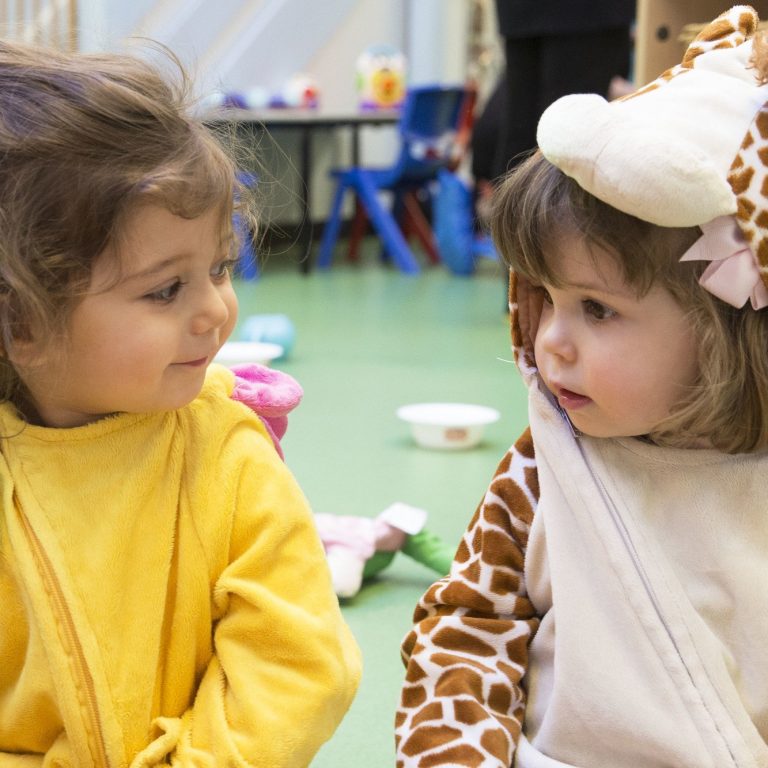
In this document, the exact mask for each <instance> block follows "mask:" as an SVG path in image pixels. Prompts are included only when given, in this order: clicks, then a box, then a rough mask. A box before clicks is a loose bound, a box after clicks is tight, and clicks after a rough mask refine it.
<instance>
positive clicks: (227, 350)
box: [214, 341, 283, 365]
mask: <svg viewBox="0 0 768 768" xmlns="http://www.w3.org/2000/svg"><path fill="white" fill-rule="evenodd" d="M282 354H283V348H282V347H281V346H280V345H279V344H270V343H268V342H266V341H227V342H224V344H223V345H222V347H221V349H220V350H219V352H218V354H217V355H216V357H215V358H214V362H216V363H221V364H222V365H237V364H238V363H259V364H261V365H269V364H270V363H271V362H272V361H273V360H276V359H277V358H278V357H280V356H281V355H282Z"/></svg>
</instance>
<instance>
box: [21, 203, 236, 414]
mask: <svg viewBox="0 0 768 768" xmlns="http://www.w3.org/2000/svg"><path fill="white" fill-rule="evenodd" d="M116 259H117V256H116V255H115V253H114V251H113V250H112V248H111V247H110V248H107V250H106V251H105V252H104V253H103V254H102V255H100V256H99V258H98V259H97V260H96V262H95V264H94V268H93V274H92V277H91V285H90V288H89V290H88V293H87V295H86V297H85V298H84V299H83V300H82V302H81V303H80V304H78V306H77V307H76V308H75V310H74V312H73V313H72V315H71V318H70V322H69V326H68V329H67V337H68V340H67V343H66V345H65V348H64V349H63V350H61V353H58V352H57V351H56V350H46V349H44V350H43V351H42V352H40V351H37V350H35V351H34V353H33V354H31V353H30V352H29V351H27V352H26V353H25V351H24V350H23V348H22V350H21V355H20V357H21V364H19V361H16V367H17V369H18V370H19V374H20V375H21V378H22V380H23V381H24V383H25V384H26V385H27V388H28V389H29V391H30V393H31V395H32V398H33V401H34V404H35V406H36V408H37V411H38V416H39V417H40V419H41V420H42V422H43V423H44V424H46V425H48V426H55V427H73V426H79V425H82V424H87V423H89V422H91V421H95V420H97V419H99V418H100V417H102V416H104V415H106V414H110V413H115V412H128V413H144V412H152V411H163V410H170V409H174V408H179V407H181V406H183V405H186V404H187V403H189V402H190V401H191V400H193V399H194V398H195V397H196V396H197V395H198V393H199V392H200V389H201V388H202V385H203V380H204V377H205V372H206V368H207V367H208V364H209V363H210V362H211V360H213V357H214V355H215V354H216V353H217V352H218V350H219V348H220V347H221V345H222V344H223V343H224V342H225V341H226V339H227V337H228V336H229V334H230V333H231V331H232V328H233V327H234V324H235V320H236V318H237V299H236V297H235V293H234V290H233V288H232V284H231V281H230V277H229V267H230V266H231V262H230V241H229V236H228V233H227V232H224V231H223V230H222V217H221V212H220V211H219V210H211V211H209V212H207V213H205V214H203V215H202V216H200V217H198V218H196V219H183V218H180V217H179V216H174V215H173V214H172V213H170V212H169V211H167V210H166V209H164V208H161V207H159V206H154V205H147V206H144V207H141V208H139V209H137V211H136V212H135V213H133V214H132V216H131V218H130V219H129V221H128V227H127V233H126V237H125V240H124V243H123V244H122V245H121V248H120V264H121V271H120V274H119V280H118V281H117V282H115V276H116V263H117V262H116ZM25 357H26V358H28V364H27V365H25V364H24V363H25ZM38 363H40V364H38Z"/></svg>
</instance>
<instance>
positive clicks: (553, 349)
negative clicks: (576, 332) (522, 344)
mask: <svg viewBox="0 0 768 768" xmlns="http://www.w3.org/2000/svg"><path fill="white" fill-rule="evenodd" d="M536 348H537V350H539V351H541V352H544V353H546V354H548V355H553V356H554V357H559V358H561V359H563V360H567V361H569V362H571V361H573V360H575V359H576V344H575V343H574V339H573V334H572V332H571V330H570V328H569V324H568V322H567V321H566V320H565V319H564V318H562V317H559V316H558V314H557V313H556V312H552V311H550V312H547V313H545V314H544V315H542V317H541V321H540V323H539V329H538V331H537V332H536Z"/></svg>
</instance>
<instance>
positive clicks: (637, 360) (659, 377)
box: [534, 238, 697, 437]
mask: <svg viewBox="0 0 768 768" xmlns="http://www.w3.org/2000/svg"><path fill="white" fill-rule="evenodd" d="M559 246H560V247H559V248H558V249H557V250H556V252H555V253H554V254H553V256H554V258H555V259H556V261H555V262H554V263H555V264H556V265H557V266H558V275H559V277H561V278H562V280H563V285H562V286H561V287H560V288H555V287H553V286H547V285H545V286H543V307H542V313H541V320H540V324H539V327H538V331H537V333H536V339H535V344H534V349H535V354H536V364H537V366H538V369H539V372H540V374H541V376H542V378H543V380H544V382H545V384H546V385H547V388H548V389H549V390H550V391H551V392H552V393H553V394H554V395H555V397H557V399H558V401H559V403H560V405H561V407H562V408H564V409H565V411H566V412H567V413H568V416H569V417H570V419H571V421H572V422H573V424H574V426H575V427H576V428H577V429H579V430H580V431H581V432H583V433H584V434H586V435H590V436H593V437H630V436H639V435H645V434H648V433H649V432H651V431H652V430H653V429H654V427H656V426H657V425H658V424H659V423H660V422H661V421H662V420H663V419H664V418H666V417H667V416H668V415H669V413H670V409H671V408H672V407H673V406H674V405H675V404H676V403H677V402H679V401H680V400H681V399H682V397H683V396H684V395H685V393H686V388H687V387H688V386H690V385H691V384H693V382H694V380H695V378H696V371H697V364H696V343H695V340H694V335H693V332H692V329H691V327H690V324H689V322H688V320H687V319H686V316H685V313H684V311H683V309H682V308H681V307H680V306H679V305H678V303H677V302H676V301H675V299H674V298H673V297H672V295H671V294H670V293H669V292H668V291H667V290H666V289H664V288H662V287H660V286H654V287H653V288H652V289H651V290H650V292H649V293H647V294H646V295H645V296H643V297H642V298H640V299H638V298H637V296H636V294H635V292H634V291H633V289H632V288H631V287H630V286H628V285H627V284H626V283H625V282H624V279H623V277H622V275H621V272H620V270H619V267H618V266H617V264H616V262H615V261H614V260H613V259H612V258H611V256H610V255H609V254H608V253H606V252H605V251H603V250H602V249H600V248H598V247H597V246H593V247H592V251H591V252H590V251H589V250H588V248H587V246H586V245H585V244H584V243H583V242H582V241H579V240H576V239H574V238H564V239H563V240H562V241H560V243H559Z"/></svg>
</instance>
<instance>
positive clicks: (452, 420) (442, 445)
mask: <svg viewBox="0 0 768 768" xmlns="http://www.w3.org/2000/svg"><path fill="white" fill-rule="evenodd" d="M397 416H398V418H399V419H402V420H403V421H405V422H407V423H409V424H410V425H411V433H412V435H413V439H414V440H415V441H416V443H417V444H418V445H420V446H421V447H422V448H436V449H438V450H456V449H464V448H473V447H474V446H476V445H477V444H478V443H479V442H480V441H481V440H482V439H483V434H484V432H485V427H486V426H487V425H488V424H492V423H493V422H495V421H498V419H499V417H500V414H499V412H498V411H497V410H495V409H493V408H488V407H487V406H485V405H472V404H470V403H415V404H413V405H404V406H402V407H401V408H398V409H397Z"/></svg>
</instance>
